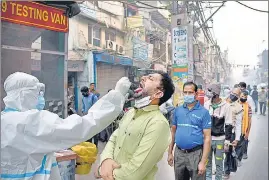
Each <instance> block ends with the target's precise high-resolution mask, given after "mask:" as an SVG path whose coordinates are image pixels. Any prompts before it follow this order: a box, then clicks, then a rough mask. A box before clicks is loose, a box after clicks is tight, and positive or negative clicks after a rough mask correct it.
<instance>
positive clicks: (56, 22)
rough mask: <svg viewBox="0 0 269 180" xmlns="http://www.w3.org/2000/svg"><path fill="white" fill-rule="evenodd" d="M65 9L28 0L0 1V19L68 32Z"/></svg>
mask: <svg viewBox="0 0 269 180" xmlns="http://www.w3.org/2000/svg"><path fill="white" fill-rule="evenodd" d="M64 13H65V11H64V10H62V9H58V8H55V7H51V6H47V5H44V4H40V3H36V2H30V1H2V2H1V20H3V21H8V22H12V23H16V24H22V25H26V26H33V27H38V28H44V29H48V30H52V31H59V32H68V17H67V16H65V15H64Z"/></svg>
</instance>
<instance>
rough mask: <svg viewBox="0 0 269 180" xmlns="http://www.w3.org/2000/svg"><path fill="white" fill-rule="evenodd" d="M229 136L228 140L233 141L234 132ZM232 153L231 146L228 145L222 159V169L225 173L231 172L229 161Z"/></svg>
mask: <svg viewBox="0 0 269 180" xmlns="http://www.w3.org/2000/svg"><path fill="white" fill-rule="evenodd" d="M226 137H227V136H226ZM230 138H231V139H230V142H233V141H234V140H235V134H234V133H232V134H231V137H230ZM232 153H233V146H229V150H228V152H225V159H224V171H225V174H228V175H229V174H231V169H230V163H231V155H232Z"/></svg>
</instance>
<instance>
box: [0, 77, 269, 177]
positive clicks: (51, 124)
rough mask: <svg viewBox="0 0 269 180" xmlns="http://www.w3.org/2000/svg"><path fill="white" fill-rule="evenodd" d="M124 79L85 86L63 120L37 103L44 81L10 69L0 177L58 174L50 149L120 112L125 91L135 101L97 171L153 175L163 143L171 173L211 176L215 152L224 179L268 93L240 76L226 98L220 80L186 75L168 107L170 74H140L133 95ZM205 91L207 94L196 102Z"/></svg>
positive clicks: (242, 154)
mask: <svg viewBox="0 0 269 180" xmlns="http://www.w3.org/2000/svg"><path fill="white" fill-rule="evenodd" d="M130 86H131V83H130V81H129V80H128V78H126V77H123V78H122V79H120V80H119V81H118V82H117V84H116V87H115V89H114V90H109V92H108V94H107V95H105V96H103V97H100V96H99V93H98V92H97V91H96V90H95V86H94V84H91V87H90V89H89V88H88V87H83V88H82V89H81V92H82V94H83V100H82V102H83V116H82V117H81V116H79V115H77V114H73V115H70V116H68V117H67V118H66V119H64V120H63V119H61V118H60V117H59V116H58V115H56V114H54V113H51V112H49V111H45V110H42V107H43V106H44V101H42V99H43V100H44V98H41V97H39V96H40V95H42V97H43V93H44V89H45V88H44V87H45V85H44V84H42V83H40V82H39V80H38V79H37V78H35V77H34V76H31V75H28V74H25V73H20V72H17V73H14V74H11V75H10V76H9V77H8V78H7V79H6V81H5V83H4V89H5V91H6V93H7V96H6V97H5V98H4V103H5V109H4V111H3V112H2V113H1V115H2V116H1V125H2V126H1V132H2V134H1V138H2V141H1V161H2V162H1V179H24V180H26V179H27V180H28V179H37V180H45V179H53V180H54V179H55V180H59V179H60V174H59V171H57V168H55V167H56V166H57V163H56V160H55V157H54V156H53V153H54V152H57V151H59V150H62V149H67V148H70V147H72V146H74V145H76V144H79V143H80V142H83V141H87V140H89V139H91V138H93V139H94V137H96V136H97V134H99V133H100V132H102V131H103V130H104V129H105V128H106V127H108V126H109V125H110V124H111V123H113V121H114V120H115V119H116V118H117V117H119V115H120V114H121V113H122V112H123V110H124V108H125V107H124V105H126V102H129V101H126V100H130V99H132V102H133V104H134V106H133V107H131V108H128V110H127V111H126V112H125V113H124V115H122V116H121V122H120V124H119V128H117V129H116V130H115V131H114V132H113V133H112V135H111V136H110V137H109V141H108V142H107V144H106V147H105V149H104V150H103V152H102V154H101V161H100V164H99V166H98V168H97V169H96V171H95V176H96V178H102V179H104V180H154V179H155V175H156V172H157V163H158V162H159V161H160V160H161V159H162V157H163V155H164V153H165V152H166V150H167V149H168V159H167V161H168V164H169V165H170V166H174V171H175V179H176V180H189V179H192V180H204V179H207V180H211V179H212V174H213V173H212V169H213V168H212V166H213V163H212V160H213V155H214V157H215V164H216V172H215V175H216V176H215V177H216V178H215V179H216V180H221V179H228V178H229V176H230V173H231V172H236V171H237V167H240V166H241V165H242V164H241V162H242V159H246V158H248V154H247V149H248V142H249V134H250V131H251V124H252V112H253V111H252V110H253V109H255V111H257V106H255V105H257V104H258V103H257V102H259V104H260V106H261V107H262V108H261V114H262V115H264V114H265V109H264V104H266V103H265V102H267V99H268V95H267V92H266V91H265V90H263V89H264V88H262V90H261V92H258V94H257V93H256V90H255V87H253V90H247V88H246V87H247V86H246V83H244V82H241V83H239V84H238V85H236V86H235V88H234V89H233V90H232V91H230V94H229V96H228V97H226V98H221V96H220V91H221V90H220V89H221V87H220V85H219V84H212V85H210V87H209V88H208V90H207V91H206V92H204V91H202V90H201V89H202V87H201V86H197V85H196V84H195V83H193V82H186V83H185V84H184V86H183V94H184V104H183V105H181V106H178V107H172V104H171V97H172V95H173V94H174V91H175V87H174V85H173V81H172V79H171V78H170V77H169V75H168V74H166V73H162V72H157V73H153V74H149V75H145V76H143V77H142V78H141V81H140V85H139V87H138V88H137V89H136V90H134V91H133V92H134V94H132V97H131V96H129V95H128V92H129V91H130ZM249 91H250V92H249ZM40 92H41V93H40ZM205 94H206V95H207V96H208V100H207V101H204V102H202V103H201V102H200V101H201V100H202V99H205V98H204V96H205ZM257 96H258V98H257ZM203 103H204V104H203ZM160 106H161V108H160ZM43 108H44V107H43ZM168 109H170V110H168ZM170 111H171V112H173V113H172V114H173V115H172V120H171V124H169V122H170V121H169V120H168V119H167V118H170V117H171V116H166V117H165V115H166V114H167V113H168V112H170ZM170 126H171V128H170ZM70 132H72V133H70ZM97 141H98V140H97ZM93 142H94V143H96V142H95V141H93ZM96 145H98V144H96ZM18 163H19V164H20V165H19V166H18Z"/></svg>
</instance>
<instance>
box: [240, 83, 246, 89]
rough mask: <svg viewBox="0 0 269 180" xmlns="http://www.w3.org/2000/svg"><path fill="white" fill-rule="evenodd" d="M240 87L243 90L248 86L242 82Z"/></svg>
mask: <svg viewBox="0 0 269 180" xmlns="http://www.w3.org/2000/svg"><path fill="white" fill-rule="evenodd" d="M239 86H240V87H242V88H247V84H246V83H245V82H240V83H239Z"/></svg>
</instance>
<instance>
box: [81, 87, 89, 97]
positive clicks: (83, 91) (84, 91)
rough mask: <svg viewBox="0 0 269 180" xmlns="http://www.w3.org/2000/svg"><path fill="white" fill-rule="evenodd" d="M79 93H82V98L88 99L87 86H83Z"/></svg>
mask: <svg viewBox="0 0 269 180" xmlns="http://www.w3.org/2000/svg"><path fill="white" fill-rule="evenodd" d="M80 92H81V93H82V95H83V96H84V97H88V96H89V88H88V87H87V86H83V87H82V88H81V89H80Z"/></svg>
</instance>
